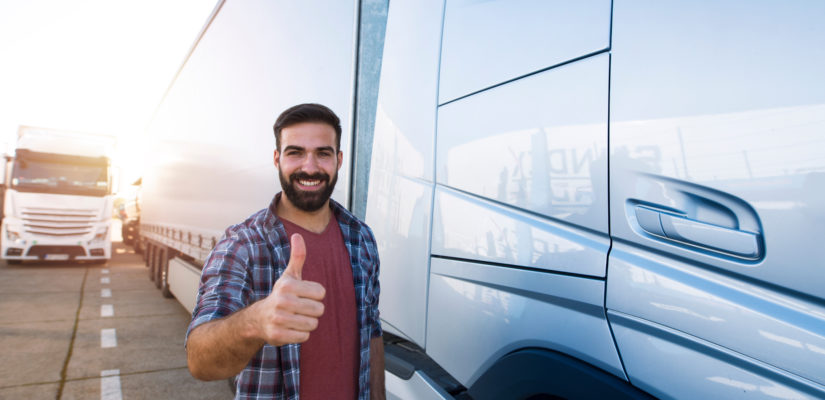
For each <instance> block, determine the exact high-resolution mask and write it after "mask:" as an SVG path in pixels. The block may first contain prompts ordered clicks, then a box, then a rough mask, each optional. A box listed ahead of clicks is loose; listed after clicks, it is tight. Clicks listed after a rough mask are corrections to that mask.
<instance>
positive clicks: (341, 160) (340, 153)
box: [338, 150, 344, 169]
mask: <svg viewBox="0 0 825 400" xmlns="http://www.w3.org/2000/svg"><path fill="white" fill-rule="evenodd" d="M343 164H344V152H343V151H340V150H339V151H338V169H341V165H343Z"/></svg>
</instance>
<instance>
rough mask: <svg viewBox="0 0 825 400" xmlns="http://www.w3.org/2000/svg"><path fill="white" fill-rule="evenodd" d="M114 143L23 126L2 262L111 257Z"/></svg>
mask: <svg viewBox="0 0 825 400" xmlns="http://www.w3.org/2000/svg"><path fill="white" fill-rule="evenodd" d="M114 146H115V139H114V138H113V137H111V136H104V135H95V134H89V133H81V132H70V131H64V130H56V129H46V128H36V127H29V126H21V127H20V129H19V130H18V138H17V145H16V148H15V151H14V155H13V156H10V157H7V160H6V162H7V168H6V174H7V176H6V183H7V184H6V192H5V196H4V206H3V217H4V218H3V223H2V231H3V232H2V258H3V259H5V260H6V261H7V262H9V263H19V262H21V261H25V260H87V261H95V262H106V260H109V259H110V258H111V256H112V242H111V238H110V232H111V224H112V222H111V220H112V202H113V195H112V178H113V177H112V175H113V174H112V171H111V169H112V166H111V154H112V152H113V150H114Z"/></svg>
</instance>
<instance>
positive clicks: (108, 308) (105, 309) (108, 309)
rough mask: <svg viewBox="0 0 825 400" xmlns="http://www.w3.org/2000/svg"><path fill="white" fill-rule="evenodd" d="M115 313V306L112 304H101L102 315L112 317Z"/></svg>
mask: <svg viewBox="0 0 825 400" xmlns="http://www.w3.org/2000/svg"><path fill="white" fill-rule="evenodd" d="M113 315H115V306H113V305H111V304H102V305H101V306H100V316H101V317H111V316H113Z"/></svg>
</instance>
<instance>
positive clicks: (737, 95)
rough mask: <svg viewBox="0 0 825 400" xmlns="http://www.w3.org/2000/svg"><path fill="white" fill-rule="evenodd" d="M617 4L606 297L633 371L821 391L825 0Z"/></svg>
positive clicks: (771, 390) (657, 377)
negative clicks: (609, 233)
mask: <svg viewBox="0 0 825 400" xmlns="http://www.w3.org/2000/svg"><path fill="white" fill-rule="evenodd" d="M613 12H614V14H613V17H614V19H613V21H614V27H613V37H612V41H613V43H612V65H611V92H610V144H609V148H610V167H609V174H610V222H611V235H612V237H613V246H612V250H611V253H610V256H609V260H608V273H607V276H608V279H607V308H608V310H609V311H608V318H609V320H610V323H611V327H612V328H613V332H614V334H615V338H616V343H617V345H618V347H619V352H620V353H621V355H622V360H623V363H624V366H625V369H626V372H627V374H628V378H629V379H630V381H631V383H633V384H634V385H636V386H638V387H640V388H642V389H643V390H645V391H647V392H649V393H651V394H653V395H655V396H657V397H676V398H739V397H743V396H750V398H763V397H765V398H768V397H770V398H774V397H780V398H808V397H820V398H821V397H822V396H823V393H825V392H823V390H825V389H824V388H825V386H823V385H825V368H823V367H822V366H823V365H825V291H824V290H823V288H825V261H823V258H822V256H821V254H822V245H821V240H822V238H823V237H825V152H823V149H825V134H823V132H825V119H824V118H823V115H825V78H823V75H822V71H823V70H825V51H824V50H823V46H822V44H823V43H825V26H823V25H822V23H821V21H822V20H823V19H825V4H823V3H821V2H807V1H799V2H759V3H755V2H744V1H725V2H704V1H701V2H675V1H617V2H615V4H614V10H613ZM677 360H678V361H677ZM676 377H678V379H677V378H676Z"/></svg>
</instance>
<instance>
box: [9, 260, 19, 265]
mask: <svg viewBox="0 0 825 400" xmlns="http://www.w3.org/2000/svg"><path fill="white" fill-rule="evenodd" d="M22 262H23V260H6V264H8V265H20V264H21V263H22Z"/></svg>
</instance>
